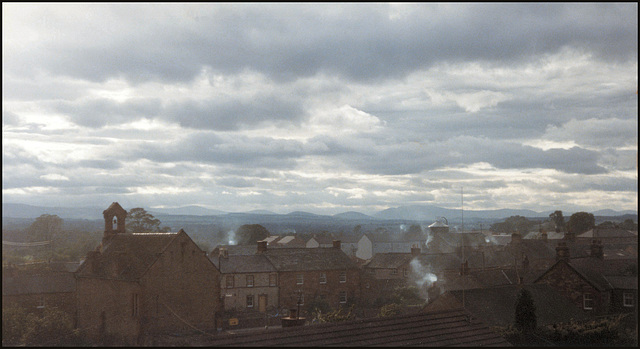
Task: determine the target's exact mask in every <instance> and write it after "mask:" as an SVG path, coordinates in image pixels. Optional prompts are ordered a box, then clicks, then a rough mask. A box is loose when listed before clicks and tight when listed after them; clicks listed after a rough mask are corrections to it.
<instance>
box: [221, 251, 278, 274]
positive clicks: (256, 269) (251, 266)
mask: <svg viewBox="0 0 640 349" xmlns="http://www.w3.org/2000/svg"><path fill="white" fill-rule="evenodd" d="M209 259H210V260H211V261H212V262H213V264H214V265H215V266H216V267H217V268H218V270H220V272H221V273H223V274H236V273H269V272H274V271H276V268H275V267H274V266H273V264H271V262H270V261H269V259H268V258H267V257H265V256H264V255H262V254H254V255H230V256H229V257H227V258H218V257H209Z"/></svg>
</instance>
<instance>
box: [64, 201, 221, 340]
mask: <svg viewBox="0 0 640 349" xmlns="http://www.w3.org/2000/svg"><path fill="white" fill-rule="evenodd" d="M104 218H105V232H104V238H103V242H102V244H101V245H100V246H99V247H98V248H97V249H96V250H95V251H91V252H89V253H88V255H87V258H86V259H85V261H84V263H83V264H82V265H81V266H80V267H79V269H78V271H77V272H76V279H77V302H78V303H77V307H78V328H79V329H80V330H81V331H82V333H83V334H84V335H86V337H87V338H88V339H89V340H91V341H93V342H94V343H103V344H105V343H106V344H125V345H133V344H148V343H152V342H151V341H152V338H153V336H154V335H158V334H167V333H174V334H175V333H181V332H191V331H194V329H199V330H201V331H212V332H214V331H215V330H216V327H217V326H216V319H217V317H219V312H220V311H221V305H220V303H221V302H220V286H219V285H220V272H219V271H218V269H217V268H216V267H215V266H214V264H213V263H212V262H211V261H210V260H209V259H208V258H207V256H206V255H205V252H204V251H202V250H200V248H198V246H197V245H196V244H195V243H194V242H193V240H191V238H189V236H188V235H187V234H186V233H185V232H184V231H183V230H180V231H179V232H178V233H149V234H130V233H127V232H126V230H125V220H126V211H125V210H124V209H122V207H121V206H120V205H119V204H118V203H116V202H114V203H113V204H112V205H111V206H109V208H108V209H107V210H105V211H104Z"/></svg>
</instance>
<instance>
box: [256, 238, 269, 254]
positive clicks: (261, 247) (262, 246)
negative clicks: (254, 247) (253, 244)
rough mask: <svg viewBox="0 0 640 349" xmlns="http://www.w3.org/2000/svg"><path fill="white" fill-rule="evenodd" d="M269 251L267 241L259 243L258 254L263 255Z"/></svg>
mask: <svg viewBox="0 0 640 349" xmlns="http://www.w3.org/2000/svg"><path fill="white" fill-rule="evenodd" d="M266 250H267V242H266V241H265V240H261V241H258V253H262V252H264V251H266Z"/></svg>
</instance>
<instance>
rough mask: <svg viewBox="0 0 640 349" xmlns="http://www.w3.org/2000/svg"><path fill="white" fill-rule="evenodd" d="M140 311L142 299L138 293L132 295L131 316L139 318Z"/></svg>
mask: <svg viewBox="0 0 640 349" xmlns="http://www.w3.org/2000/svg"><path fill="white" fill-rule="evenodd" d="M139 311H140V298H139V297H138V294H137V293H134V294H132V295H131V316H132V317H137V316H138V313H139Z"/></svg>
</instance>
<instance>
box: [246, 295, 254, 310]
mask: <svg viewBox="0 0 640 349" xmlns="http://www.w3.org/2000/svg"><path fill="white" fill-rule="evenodd" d="M247 308H253V295H248V296H247Z"/></svg>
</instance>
